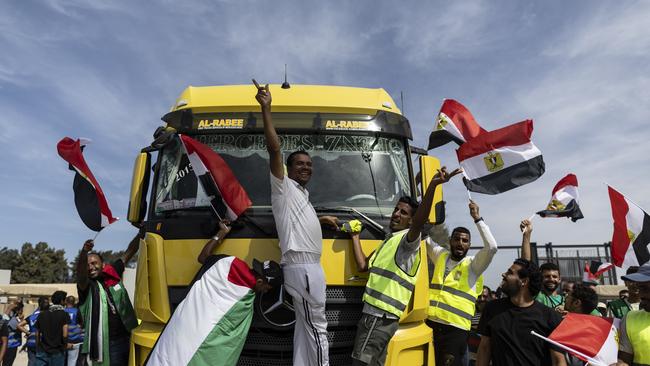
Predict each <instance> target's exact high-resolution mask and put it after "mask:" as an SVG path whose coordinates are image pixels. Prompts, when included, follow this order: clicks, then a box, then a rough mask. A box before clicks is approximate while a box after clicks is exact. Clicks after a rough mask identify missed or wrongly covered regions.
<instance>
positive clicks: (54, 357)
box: [36, 351, 65, 366]
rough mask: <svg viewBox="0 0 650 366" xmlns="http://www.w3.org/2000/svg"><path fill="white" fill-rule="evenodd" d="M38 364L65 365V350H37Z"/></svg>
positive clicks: (44, 365)
mask: <svg viewBox="0 0 650 366" xmlns="http://www.w3.org/2000/svg"><path fill="white" fill-rule="evenodd" d="M36 366H65V352H57V353H47V352H43V351H36Z"/></svg>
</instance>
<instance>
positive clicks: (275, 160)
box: [253, 79, 284, 179]
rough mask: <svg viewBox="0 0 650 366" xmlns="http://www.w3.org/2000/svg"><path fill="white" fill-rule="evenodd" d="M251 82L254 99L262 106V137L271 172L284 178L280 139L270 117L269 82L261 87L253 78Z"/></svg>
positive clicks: (279, 177)
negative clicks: (254, 91) (253, 86)
mask: <svg viewBox="0 0 650 366" xmlns="http://www.w3.org/2000/svg"><path fill="white" fill-rule="evenodd" d="M253 84H255V87H256V88H257V94H256V95H255V99H256V100H257V102H258V103H260V106H261V107H262V119H263V120H264V137H265V138H266V150H267V151H268V152H269V163H270V164H271V174H273V176H274V177H276V178H278V179H284V166H283V165H282V151H281V149H280V139H279V138H278V134H277V133H276V132H275V127H274V126H273V120H272V119H271V92H270V91H269V84H266V85H265V86H264V87H261V86H260V85H259V84H258V83H257V81H255V79H253Z"/></svg>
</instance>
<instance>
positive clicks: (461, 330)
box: [427, 200, 497, 366]
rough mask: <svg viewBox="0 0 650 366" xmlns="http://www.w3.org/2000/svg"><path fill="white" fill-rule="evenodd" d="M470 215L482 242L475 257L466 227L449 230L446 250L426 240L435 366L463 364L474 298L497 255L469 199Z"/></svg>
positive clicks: (476, 208)
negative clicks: (471, 250) (432, 266)
mask: <svg viewBox="0 0 650 366" xmlns="http://www.w3.org/2000/svg"><path fill="white" fill-rule="evenodd" d="M469 213H470V215H471V216H472V219H474V223H476V227H477V228H478V231H479V233H480V234H481V238H482V239H483V248H482V249H481V250H479V251H478V253H476V255H475V256H468V255H467V251H468V250H469V248H470V246H471V243H470V240H471V237H470V231H469V230H468V229H467V228H464V227H457V228H455V229H454V230H452V232H451V236H450V238H449V249H447V248H444V247H442V246H440V245H438V244H436V243H434V242H433V241H432V240H431V238H427V254H428V255H427V256H428V258H429V260H430V261H431V262H432V264H433V265H434V270H433V275H432V277H431V283H430V284H429V311H428V319H427V324H428V325H429V326H430V327H431V328H432V329H433V344H434V349H435V352H436V365H440V366H443V365H444V366H450V365H462V363H463V361H462V360H463V356H464V355H465V353H466V352H467V339H468V337H469V330H470V328H471V325H472V317H473V316H474V312H475V311H476V307H475V303H476V298H477V297H478V294H480V293H481V291H482V290H483V272H484V271H485V270H486V269H487V267H488V266H489V265H490V263H491V262H492V258H493V257H494V254H496V252H497V243H496V241H495V240H494V237H493V236H492V233H491V232H490V228H489V227H488V226H487V224H485V221H483V218H482V217H481V215H480V214H479V207H478V205H477V204H476V203H475V202H474V201H471V200H470V203H469Z"/></svg>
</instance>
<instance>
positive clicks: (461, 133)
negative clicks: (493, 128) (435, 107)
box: [428, 99, 485, 150]
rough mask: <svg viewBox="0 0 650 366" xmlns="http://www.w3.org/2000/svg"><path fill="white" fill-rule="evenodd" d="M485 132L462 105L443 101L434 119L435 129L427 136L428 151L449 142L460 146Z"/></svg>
mask: <svg viewBox="0 0 650 366" xmlns="http://www.w3.org/2000/svg"><path fill="white" fill-rule="evenodd" d="M483 132H485V130H484V129H483V128H482V127H481V126H479V124H478V123H477V122H476V120H475V119H474V116H472V113H471V112H470V111H469V110H468V109H467V108H465V106H464V105H462V104H460V103H459V102H457V101H455V100H453V99H445V100H444V101H443V102H442V107H440V112H439V113H438V117H437V118H436V127H435V130H433V132H431V134H430V135H429V147H428V150H431V149H433V148H436V147H438V146H442V145H444V144H446V143H448V142H450V141H454V142H455V143H457V144H458V145H462V144H463V143H464V142H465V141H467V140H469V139H471V138H474V137H476V136H478V135H479V134H481V133H483Z"/></svg>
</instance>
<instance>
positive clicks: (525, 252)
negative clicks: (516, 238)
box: [519, 220, 533, 261]
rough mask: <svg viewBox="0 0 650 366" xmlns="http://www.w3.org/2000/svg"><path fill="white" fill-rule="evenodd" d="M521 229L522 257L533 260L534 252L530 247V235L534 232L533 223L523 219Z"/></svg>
mask: <svg viewBox="0 0 650 366" xmlns="http://www.w3.org/2000/svg"><path fill="white" fill-rule="evenodd" d="M519 229H520V230H521V232H522V234H521V257H522V258H523V259H526V260H529V261H531V260H533V253H532V250H531V248H530V235H531V234H532V233H533V223H532V222H530V220H523V221H522V222H521V224H519Z"/></svg>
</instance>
